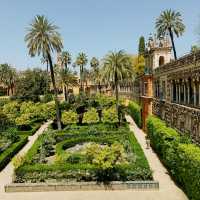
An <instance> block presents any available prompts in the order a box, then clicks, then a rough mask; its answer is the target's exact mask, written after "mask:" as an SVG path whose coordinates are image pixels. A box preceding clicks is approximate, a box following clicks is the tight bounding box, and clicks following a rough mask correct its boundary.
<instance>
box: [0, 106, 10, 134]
mask: <svg viewBox="0 0 200 200" xmlns="http://www.w3.org/2000/svg"><path fill="white" fill-rule="evenodd" d="M0 109H1V108H0ZM10 124H11V122H10V120H9V119H8V117H7V116H6V115H5V114H4V113H3V112H2V111H1V110H0V131H3V130H6V129H7V128H8V127H9V125H10Z"/></svg>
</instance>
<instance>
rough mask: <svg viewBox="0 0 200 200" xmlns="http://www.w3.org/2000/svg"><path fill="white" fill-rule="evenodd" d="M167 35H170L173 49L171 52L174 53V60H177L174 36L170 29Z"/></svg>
mask: <svg viewBox="0 0 200 200" xmlns="http://www.w3.org/2000/svg"><path fill="white" fill-rule="evenodd" d="M169 35H170V38H171V42H172V48H173V52H174V59H175V60H177V55H176V48H175V44H174V35H173V33H172V30H171V29H170V28H169Z"/></svg>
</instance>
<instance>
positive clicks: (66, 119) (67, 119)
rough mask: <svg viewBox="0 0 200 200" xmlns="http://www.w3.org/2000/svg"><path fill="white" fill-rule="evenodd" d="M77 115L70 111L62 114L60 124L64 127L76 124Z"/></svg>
mask: <svg viewBox="0 0 200 200" xmlns="http://www.w3.org/2000/svg"><path fill="white" fill-rule="evenodd" d="M77 117H78V116H77V114H76V113H75V112H73V111H72V110H69V111H67V112H66V111H65V112H63V113H62V123H63V124H64V125H67V124H73V123H77Z"/></svg>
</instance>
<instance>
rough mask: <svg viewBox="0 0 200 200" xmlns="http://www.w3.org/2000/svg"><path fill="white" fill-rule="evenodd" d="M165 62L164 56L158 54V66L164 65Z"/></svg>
mask: <svg viewBox="0 0 200 200" xmlns="http://www.w3.org/2000/svg"><path fill="white" fill-rule="evenodd" d="M164 64H165V58H164V56H160V57H159V66H161V65H164Z"/></svg>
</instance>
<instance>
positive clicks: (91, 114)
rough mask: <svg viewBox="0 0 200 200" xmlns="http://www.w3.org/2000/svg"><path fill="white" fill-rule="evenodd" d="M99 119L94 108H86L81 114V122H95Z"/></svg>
mask: <svg viewBox="0 0 200 200" xmlns="http://www.w3.org/2000/svg"><path fill="white" fill-rule="evenodd" d="M98 121H99V117H98V113H97V111H96V109H95V108H91V109H90V110H88V111H87V112H86V113H85V114H84V116H83V123H89V124H90V123H96V122H98Z"/></svg>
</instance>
